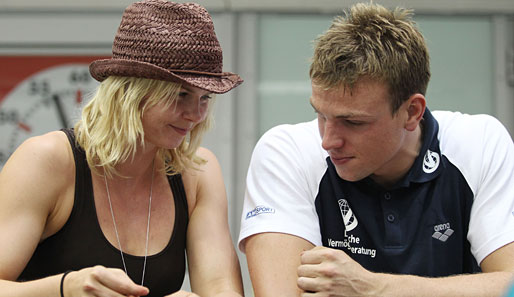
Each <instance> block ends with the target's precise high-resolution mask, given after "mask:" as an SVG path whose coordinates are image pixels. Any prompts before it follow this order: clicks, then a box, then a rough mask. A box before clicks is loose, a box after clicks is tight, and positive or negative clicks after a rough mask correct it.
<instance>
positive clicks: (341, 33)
mask: <svg viewBox="0 0 514 297" xmlns="http://www.w3.org/2000/svg"><path fill="white" fill-rule="evenodd" d="M309 75H310V77H311V80H312V82H313V83H315V84H317V85H319V86H321V87H324V88H326V89H329V88H332V87H337V86H344V87H348V88H349V89H350V90H351V89H352V88H353V86H354V84H355V83H356V82H357V81H358V80H359V79H360V78H362V77H368V78H371V79H376V80H378V81H382V82H384V83H386V84H387V86H388V88H389V94H390V101H391V107H392V109H391V110H392V112H393V114H394V113H395V112H396V111H397V110H398V108H399V107H400V105H401V104H402V103H403V102H404V101H405V100H407V99H408V98H409V97H410V96H411V95H412V94H415V93H421V94H423V95H425V93H426V89H427V86H428V81H429V80H430V65H429V55H428V50H427V47H426V44H425V40H424V38H423V36H422V34H421V33H420V32H419V31H418V29H417V28H416V24H415V23H414V21H413V20H412V11H410V10H407V9H403V8H396V9H395V10H394V11H391V10H388V9H386V8H384V7H383V6H380V5H377V4H373V3H369V4H364V3H359V4H355V5H354V6H352V7H351V8H350V10H349V11H346V13H345V16H344V17H343V16H339V17H336V18H335V19H334V21H333V22H332V24H331V26H330V28H329V29H328V30H327V31H326V32H325V33H323V34H322V35H320V36H319V37H318V38H317V39H316V41H315V49H314V55H313V58H312V63H311V66H310V71H309Z"/></svg>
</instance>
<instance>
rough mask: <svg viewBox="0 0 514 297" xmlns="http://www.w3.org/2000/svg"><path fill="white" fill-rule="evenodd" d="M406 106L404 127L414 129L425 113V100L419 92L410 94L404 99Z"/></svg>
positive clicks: (409, 129)
mask: <svg viewBox="0 0 514 297" xmlns="http://www.w3.org/2000/svg"><path fill="white" fill-rule="evenodd" d="M405 104H406V108H407V120H406V121H405V129H407V130H408V131H414V129H416V127H418V125H419V122H420V121H421V120H422V119H423V114H424V113H425V108H426V104H427V103H426V100H425V96H423V95H422V94H420V93H416V94H412V95H411V96H410V97H409V99H408V100H407V101H405Z"/></svg>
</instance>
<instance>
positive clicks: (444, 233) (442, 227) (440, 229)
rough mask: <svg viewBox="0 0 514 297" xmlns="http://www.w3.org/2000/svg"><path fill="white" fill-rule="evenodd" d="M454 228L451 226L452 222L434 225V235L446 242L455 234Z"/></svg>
mask: <svg viewBox="0 0 514 297" xmlns="http://www.w3.org/2000/svg"><path fill="white" fill-rule="evenodd" d="M453 232H454V231H453V229H452V228H451V226H450V223H446V224H439V225H435V226H434V234H432V237H433V238H435V239H437V240H440V241H442V242H446V241H447V240H448V238H450V236H452V234H453Z"/></svg>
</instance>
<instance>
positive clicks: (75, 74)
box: [70, 70, 91, 83]
mask: <svg viewBox="0 0 514 297" xmlns="http://www.w3.org/2000/svg"><path fill="white" fill-rule="evenodd" d="M90 80H91V76H90V75H89V72H87V71H78V70H76V71H72V72H71V73H70V81H71V82H72V83H87V82H89V81H90Z"/></svg>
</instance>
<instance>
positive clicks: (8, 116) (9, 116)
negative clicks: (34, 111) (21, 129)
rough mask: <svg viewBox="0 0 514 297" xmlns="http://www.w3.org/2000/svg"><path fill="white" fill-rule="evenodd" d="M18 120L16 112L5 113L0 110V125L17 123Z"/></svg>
mask: <svg viewBox="0 0 514 297" xmlns="http://www.w3.org/2000/svg"><path fill="white" fill-rule="evenodd" d="M19 118H20V117H19V115H18V112H17V111H15V110H12V111H6V110H1V109H0V124H5V123H18V121H19Z"/></svg>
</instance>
